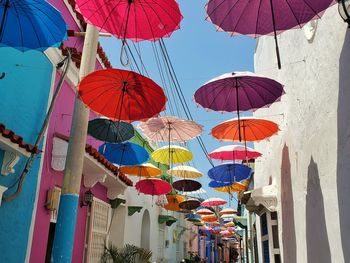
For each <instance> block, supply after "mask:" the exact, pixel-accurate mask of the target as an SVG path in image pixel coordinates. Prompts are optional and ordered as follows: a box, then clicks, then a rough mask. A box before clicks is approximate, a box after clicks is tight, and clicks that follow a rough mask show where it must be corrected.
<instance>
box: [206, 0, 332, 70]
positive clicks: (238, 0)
mask: <svg viewBox="0 0 350 263" xmlns="http://www.w3.org/2000/svg"><path fill="white" fill-rule="evenodd" d="M333 3H335V1H334V0H317V1H306V0H289V1H284V0H269V1H267V0H266V1H263V0H252V1H246V0H210V1H209V2H208V4H207V6H206V9H207V13H208V18H207V19H208V20H210V21H211V22H212V23H213V24H214V25H216V26H217V28H218V30H221V31H226V32H228V33H230V34H231V35H232V36H233V35H237V34H242V35H248V36H253V37H257V36H262V35H270V34H274V37H275V44H276V54H277V59H278V67H279V68H281V62H280V56H279V49H278V42H277V34H279V33H282V32H283V31H286V30H289V29H292V28H296V27H302V26H303V25H304V24H306V23H307V22H309V21H310V20H312V19H317V18H320V17H321V15H322V13H323V12H324V11H325V10H326V9H327V8H328V7H329V6H330V5H332V4H333Z"/></svg>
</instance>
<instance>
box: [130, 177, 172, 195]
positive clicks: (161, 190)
mask: <svg viewBox="0 0 350 263" xmlns="http://www.w3.org/2000/svg"><path fill="white" fill-rule="evenodd" d="M135 188H136V190H137V191H139V192H140V193H143V194H145V195H152V196H153V195H164V194H167V193H170V192H171V189H172V188H171V185H170V184H169V183H167V182H165V181H163V180H161V179H157V178H151V179H143V180H140V181H138V182H137V183H136V185H135Z"/></svg>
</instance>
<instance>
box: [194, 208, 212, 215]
mask: <svg viewBox="0 0 350 263" xmlns="http://www.w3.org/2000/svg"><path fill="white" fill-rule="evenodd" d="M196 214H198V215H212V214H214V212H213V211H211V210H209V209H208V208H201V209H199V210H197V211H196Z"/></svg>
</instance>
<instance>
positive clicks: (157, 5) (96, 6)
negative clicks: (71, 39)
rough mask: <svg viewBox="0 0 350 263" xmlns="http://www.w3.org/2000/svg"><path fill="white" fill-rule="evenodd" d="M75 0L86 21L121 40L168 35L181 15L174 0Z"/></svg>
mask: <svg viewBox="0 0 350 263" xmlns="http://www.w3.org/2000/svg"><path fill="white" fill-rule="evenodd" d="M75 3H76V9H77V10H78V12H79V13H81V14H82V15H83V16H84V18H85V19H86V21H87V22H88V23H91V24H93V25H94V26H96V27H98V28H100V29H101V30H103V31H106V32H109V33H111V34H112V35H114V36H115V37H117V38H121V39H123V42H124V41H125V39H131V40H133V41H142V40H152V41H155V40H158V39H160V38H162V37H169V36H170V35H171V33H172V32H173V31H175V30H177V29H179V28H180V21H181V19H182V15H181V12H180V9H179V5H178V4H177V2H176V1H174V0H157V1H153V0H137V1H136V0H118V1H112V0H76V1H75Z"/></svg>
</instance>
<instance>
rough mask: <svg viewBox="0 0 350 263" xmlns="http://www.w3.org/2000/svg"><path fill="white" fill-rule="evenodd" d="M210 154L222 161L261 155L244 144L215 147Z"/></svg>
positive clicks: (254, 157) (252, 157)
mask: <svg viewBox="0 0 350 263" xmlns="http://www.w3.org/2000/svg"><path fill="white" fill-rule="evenodd" d="M208 156H209V157H210V158H212V159H215V160H220V161H227V160H245V159H256V158H258V157H260V156H261V153H259V152H257V151H254V150H253V149H251V148H249V147H244V146H242V145H225V146H221V147H219V148H217V149H215V150H214V151H212V152H211V153H209V154H208Z"/></svg>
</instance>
